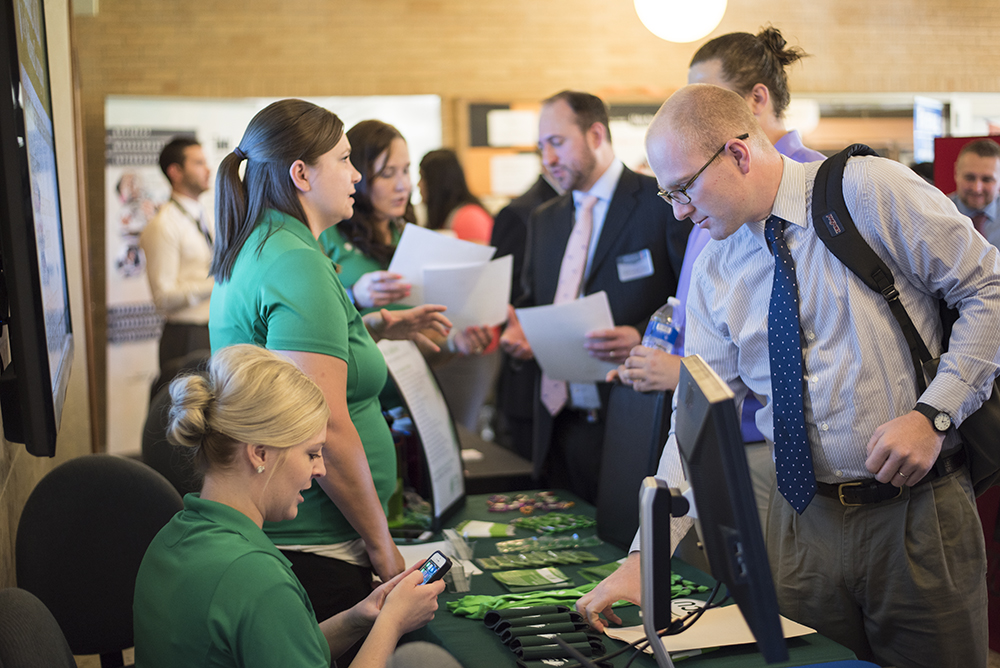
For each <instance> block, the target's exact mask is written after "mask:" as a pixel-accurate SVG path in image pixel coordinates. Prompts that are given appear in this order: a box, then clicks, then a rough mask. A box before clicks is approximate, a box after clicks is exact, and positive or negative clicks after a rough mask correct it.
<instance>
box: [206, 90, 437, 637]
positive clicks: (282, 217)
mask: <svg viewBox="0 0 1000 668" xmlns="http://www.w3.org/2000/svg"><path fill="white" fill-rule="evenodd" d="M350 152H351V147H350V143H349V141H348V138H347V136H346V135H345V134H344V126H343V123H342V122H341V121H340V119H339V118H337V116H335V115H334V114H332V113H331V112H329V111H327V110H326V109H323V108H322V107H318V106H316V105H315V104H312V103H309V102H305V101H302V100H281V101H278V102H275V103H273V104H271V105H269V106H268V107H266V108H265V109H263V110H262V111H260V112H259V113H258V114H257V115H256V116H255V117H254V118H253V119H252V120H251V121H250V124H249V126H248V127H247V130H246V132H245V134H244V135H243V139H242V140H241V141H240V143H239V146H237V148H236V149H235V150H234V151H233V152H232V153H231V154H229V155H228V156H226V158H225V159H223V161H222V164H221V165H220V167H219V171H218V184H217V187H216V207H217V213H216V225H217V227H218V230H217V233H216V242H215V255H214V258H213V263H212V273H213V275H214V277H215V281H216V287H215V290H214V292H213V293H212V302H211V314H210V318H209V331H210V334H211V340H212V349H213V350H219V349H220V348H223V347H225V346H229V345H233V344H237V343H252V344H254V345H257V346H261V347H265V348H269V349H271V350H277V351H281V352H283V353H284V354H285V355H286V356H288V357H289V358H291V359H292V361H293V362H295V364H296V365H297V366H298V367H299V368H300V369H302V370H303V371H304V372H305V374H306V375H307V376H309V377H310V378H311V379H313V381H315V382H316V384H317V385H318V386H319V387H320V389H321V390H322V391H323V395H324V396H325V397H326V401H327V404H328V406H329V408H330V417H329V420H328V421H327V428H326V435H325V438H324V441H325V443H324V446H323V459H324V463H325V469H326V472H325V475H323V476H320V477H317V478H316V479H315V481H314V482H313V485H312V486H311V487H310V488H309V489H308V490H307V491H306V492H305V493H304V494H303V496H304V498H305V501H304V502H303V503H302V505H301V507H300V508H299V509H298V514H297V516H296V517H295V519H293V520H291V521H288V522H282V523H281V524H272V523H270V522H265V524H264V530H265V532H266V533H267V534H268V536H269V537H270V538H271V539H272V540H273V541H274V542H275V543H276V544H277V545H278V546H279V547H280V548H281V549H282V552H283V553H284V554H285V556H286V557H287V558H288V559H289V560H291V562H292V564H293V566H294V569H295V573H296V574H297V575H298V577H299V579H300V580H301V581H302V584H303V586H304V587H305V589H306V591H307V592H308V593H309V597H310V599H311V600H312V603H313V607H314V608H315V609H316V613H317V617H318V619H325V618H326V617H328V616H331V615H333V614H335V613H337V612H339V611H341V610H344V609H346V608H348V607H350V606H351V605H353V604H355V603H357V602H358V601H360V600H362V599H364V598H365V597H366V596H367V595H368V593H370V591H371V580H372V571H374V573H375V575H377V576H378V577H379V578H381V580H382V581H383V582H387V581H389V580H390V579H391V578H392V577H394V576H395V575H397V574H399V573H400V572H401V571H402V570H403V559H402V557H401V556H400V554H399V550H398V549H397V548H396V546H395V544H394V543H393V541H392V538H391V536H390V535H389V529H388V525H387V522H386V515H385V513H386V508H387V504H388V500H389V497H390V496H391V495H392V493H393V491H394V490H395V485H396V452H395V448H394V446H393V441H392V437H391V435H390V433H389V428H388V426H387V424H386V421H385V419H384V418H383V417H382V413H381V410H380V407H379V402H378V394H379V391H380V390H381V389H382V386H383V385H384V384H385V380H386V367H385V361H384V359H383V357H382V354H381V352H380V351H379V349H378V347H377V346H376V345H375V341H374V340H373V338H372V337H373V336H374V337H385V338H396V339H399V338H413V339H419V340H421V343H423V344H424V345H425V346H429V347H431V348H435V347H436V346H434V344H433V343H431V342H430V341H429V340H427V339H426V337H424V336H423V334H421V333H420V332H421V330H426V329H431V330H435V331H437V332H438V333H439V334H441V335H446V334H447V332H448V330H449V328H450V323H449V322H448V320H447V319H446V318H445V317H444V316H443V315H442V314H441V311H443V310H444V308H443V307H441V306H429V305H425V306H421V307H418V308H415V309H409V310H405V311H392V312H390V311H386V310H381V311H378V312H374V313H370V314H367V315H365V316H364V317H363V318H362V316H361V315H360V314H359V313H358V312H357V310H356V309H355V308H354V305H353V304H352V303H351V301H350V300H349V299H348V297H347V293H346V292H345V291H344V288H343V286H342V285H341V283H340V281H339V280H338V278H337V274H336V272H335V269H334V265H333V263H332V262H330V259H329V258H328V257H326V256H325V255H324V254H323V250H322V248H321V247H320V244H319V242H318V241H317V238H318V237H319V236H320V235H321V234H322V233H323V232H324V231H325V230H326V229H328V228H329V227H330V226H332V225H336V224H337V223H339V222H341V221H342V220H345V219H347V218H350V217H351V215H352V213H353V203H354V200H353V198H352V197H351V196H352V195H353V194H354V190H355V184H356V183H357V182H358V180H359V179H360V175H359V174H358V172H357V170H355V169H354V167H353V166H352V164H351V161H350ZM241 166H243V168H244V176H243V177H242V178H241V177H240V168H241Z"/></svg>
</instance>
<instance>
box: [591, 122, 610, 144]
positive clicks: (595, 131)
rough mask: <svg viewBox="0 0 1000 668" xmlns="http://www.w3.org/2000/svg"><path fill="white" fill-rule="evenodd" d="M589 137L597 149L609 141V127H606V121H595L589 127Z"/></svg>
mask: <svg viewBox="0 0 1000 668" xmlns="http://www.w3.org/2000/svg"><path fill="white" fill-rule="evenodd" d="M587 138H588V139H589V140H590V146H591V148H593V149H595V150H596V149H597V148H598V147H600V146H601V145H603V144H605V143H607V141H608V129H607V128H606V127H604V123H593V124H592V125H591V126H590V127H589V128H588V129H587Z"/></svg>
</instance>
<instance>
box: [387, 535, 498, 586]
mask: <svg viewBox="0 0 1000 668" xmlns="http://www.w3.org/2000/svg"><path fill="white" fill-rule="evenodd" d="M396 547H398V548H399V553H400V554H401V555H403V563H404V564H406V566H407V568H409V567H410V566H412V565H413V564H422V563H424V562H425V561H427V557H429V556H431V555H432V554H434V552H435V551H440V552H442V553H443V554H445V555H447V556H448V557H449V558H450V559H451V560H452V562H453V563H455V564H461V565H462V568H463V569H464V570H465V575H466V576H467V577H469V576H473V575H481V574H482V572H483V571H482V570H480V568H479V566H476V565H475V564H474V563H472V562H471V561H469V560H468V559H459V558H458V557H457V556H455V552H454V550H452V549H451V544H450V543H449V542H448V541H446V540H439V541H436V542H434V543H418V544H416V545H396Z"/></svg>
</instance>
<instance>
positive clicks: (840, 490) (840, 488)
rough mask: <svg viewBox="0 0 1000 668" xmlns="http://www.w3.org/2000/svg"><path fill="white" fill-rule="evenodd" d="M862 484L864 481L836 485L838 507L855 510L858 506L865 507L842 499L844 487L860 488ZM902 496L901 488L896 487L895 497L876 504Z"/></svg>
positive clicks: (880, 500)
mask: <svg viewBox="0 0 1000 668" xmlns="http://www.w3.org/2000/svg"><path fill="white" fill-rule="evenodd" d="M864 484H865V482H864V481H858V482H845V483H841V484H839V485H837V496H838V497H840V505H842V506H847V507H848V508H857V507H858V506H863V505H866V504H864V503H848V502H847V501H846V500H845V499H844V488H845V487H860V486H861V485H864ZM902 495H903V488H902V487H897V488H896V495H895V496H890V497H889V498H887V499H879V501H878V503H881V502H882V501H892V500H893V499H898V498H899V497H901V496H902Z"/></svg>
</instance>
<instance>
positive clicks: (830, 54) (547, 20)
mask: <svg viewBox="0 0 1000 668" xmlns="http://www.w3.org/2000/svg"><path fill="white" fill-rule="evenodd" d="M991 4H992V3H981V2H972V1H971V0H894V1H893V2H888V1H883V2H871V1H870V0H826V1H824V0H813V1H812V2H807V1H804V0H771V1H769V2H763V1H761V0H741V1H739V2H737V1H736V0H734V1H733V2H730V3H729V8H728V11H727V14H726V17H725V18H724V20H723V21H722V24H721V25H720V26H719V28H718V29H717V30H716V31H715V33H713V35H712V36H715V35H720V34H723V33H727V32H733V31H738V30H744V31H749V32H756V31H757V30H758V29H759V28H760V26H762V25H764V24H766V23H768V22H771V23H773V24H774V25H775V26H777V27H778V28H780V29H781V30H782V32H783V33H784V34H785V36H786V37H787V38H788V39H789V41H790V42H792V43H794V44H799V45H802V46H803V47H804V48H805V49H806V50H807V51H808V52H810V53H811V54H812V55H813V56H814V57H812V58H809V59H807V60H806V61H805V63H803V64H801V65H798V66H796V67H795V68H794V69H793V71H792V82H791V85H792V90H793V91H795V92H799V93H807V92H839V91H856V92H883V91H928V92H932V91H987V92H993V91H996V92H1000V69H998V68H997V67H995V66H993V65H992V64H995V63H997V62H1000V40H998V35H1000V13H998V12H996V11H995V8H994V7H992V6H991ZM704 41H705V40H701V41H700V42H698V43H695V44H669V43H667V42H664V41H662V40H660V39H658V38H656V37H654V36H653V35H652V34H650V33H649V32H648V31H646V29H645V28H644V27H643V26H642V25H641V24H640V23H639V21H638V18H637V17H636V15H635V11H634V9H633V5H632V3H631V2H629V0H352V1H350V2H347V1H346V0H299V1H298V2H282V1H279V0H245V1H242V2H235V1H232V0H229V1H223V0H171V1H169V2H166V1H164V0H101V2H100V4H99V13H98V14H97V16H93V17H89V16H88V17H85V16H78V17H76V19H75V21H74V42H75V44H74V47H75V51H76V55H77V58H78V65H79V75H80V83H81V92H82V104H83V113H84V127H85V133H86V154H87V172H88V178H89V181H88V214H89V219H90V220H91V221H95V222H96V225H92V226H91V230H90V232H89V235H90V248H92V249H93V251H94V257H93V258H92V262H91V267H92V274H91V281H92V283H93V286H94V291H93V294H94V298H95V302H96V303H94V304H93V313H94V318H95V323H94V327H95V332H94V333H95V337H94V338H95V346H96V357H95V361H96V362H97V363H96V365H95V366H96V369H95V373H96V374H97V375H98V378H97V384H98V387H99V388H103V386H104V385H103V383H104V380H103V374H104V357H103V348H104V336H103V331H104V324H103V318H104V315H103V314H104V307H103V285H104V275H103V267H104V258H103V257H102V254H103V252H104V251H103V249H104V240H103V229H102V227H101V221H103V219H104V214H103V207H104V202H103V192H104V191H103V187H104V185H103V167H104V165H103V150H104V140H103V132H104V119H103V101H104V97H105V96H106V95H109V94H118V95H175V96H208V97H230V96H231V97H244V96H268V97H271V96H292V95H370V94H380V95H386V94H419V93H434V94H438V95H441V96H442V97H443V98H444V105H443V107H444V119H443V122H444V137H445V142H446V143H449V144H454V143H455V142H454V137H455V135H454V128H455V126H456V125H457V119H456V118H455V113H454V110H455V109H456V108H461V105H460V104H459V103H458V102H457V101H458V100H461V99H497V100H511V99H540V98H542V97H545V96H547V95H549V94H551V93H553V92H556V91H558V90H560V89H562V88H570V87H572V88H580V89H585V90H590V91H592V92H595V93H598V94H600V95H602V96H604V97H605V98H608V99H619V100H624V99H645V100H650V99H652V100H659V99H662V98H665V97H666V96H667V94H668V93H669V92H670V91H671V90H673V89H674V88H676V87H678V86H680V85H682V84H683V83H684V82H685V79H686V70H687V63H688V62H689V60H690V57H691V55H692V53H693V52H694V51H695V49H696V48H697V46H699V45H700V44H701V43H702V42H704ZM99 394H101V393H100V392H99ZM102 396H103V395H102ZM102 414H103V413H102Z"/></svg>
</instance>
